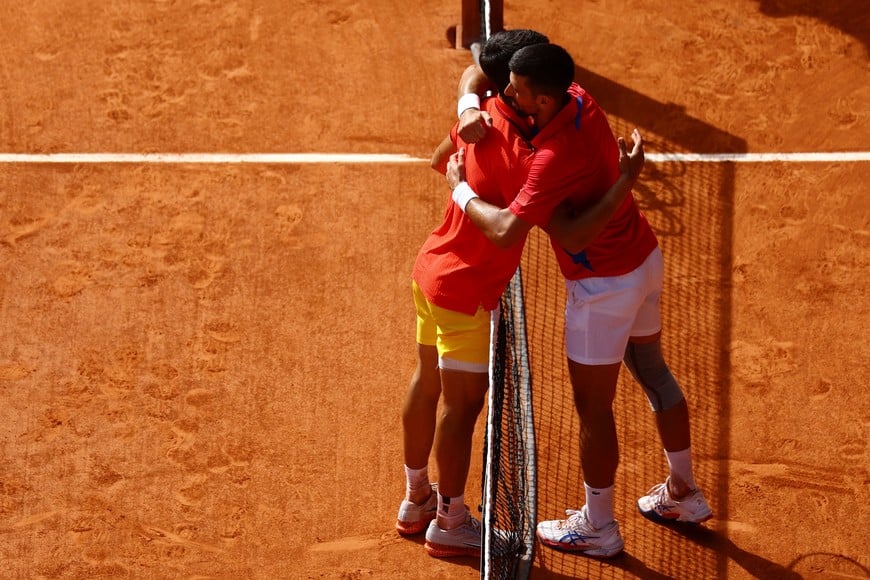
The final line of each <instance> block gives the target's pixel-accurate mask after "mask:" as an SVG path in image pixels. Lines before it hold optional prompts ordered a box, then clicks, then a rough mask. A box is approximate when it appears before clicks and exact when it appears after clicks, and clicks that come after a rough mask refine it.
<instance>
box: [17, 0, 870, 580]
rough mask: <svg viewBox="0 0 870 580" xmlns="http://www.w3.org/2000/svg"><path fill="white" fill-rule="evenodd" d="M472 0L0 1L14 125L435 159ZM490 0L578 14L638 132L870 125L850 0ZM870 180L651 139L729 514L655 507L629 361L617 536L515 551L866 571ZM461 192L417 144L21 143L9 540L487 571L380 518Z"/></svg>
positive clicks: (566, 450)
mask: <svg viewBox="0 0 870 580" xmlns="http://www.w3.org/2000/svg"><path fill="white" fill-rule="evenodd" d="M459 4H460V3H459V2H458V1H451V2H414V3H407V2H400V1H398V0H372V1H370V2H357V1H344V0H326V1H320V2H313V1H307V0H291V1H290V2H286V1H278V0H238V1H232V0H220V1H218V0H190V1H174V0H150V1H146V0H141V1H138V2H134V1H117V2H100V3H94V2H86V1H84V0H75V1H63V2H61V1H58V0H55V1H49V0H40V1H35V2H31V1H27V2H25V1H21V0H16V1H13V2H5V3H3V5H2V6H0V54H2V59H0V152H2V153H67V152H75V153H119V152H125V153H128V152H129V153H151V152H153V153H190V152H213V153H390V154H407V155H410V156H412V157H417V158H428V156H429V154H430V152H431V151H432V149H433V148H434V146H435V145H436V144H437V143H438V141H440V140H441V139H442V138H443V136H444V135H446V133H447V131H448V130H449V129H450V126H451V124H452V123H453V122H454V121H455V105H454V99H455V84H456V80H457V79H458V77H459V74H460V73H461V71H462V70H463V68H464V67H465V66H466V65H467V64H468V63H469V62H470V55H469V53H468V52H467V51H459V50H455V49H453V48H452V47H451V46H450V45H449V44H448V41H447V40H446V34H445V32H446V30H447V29H448V28H449V27H450V26H451V25H455V24H456V23H457V22H458V21H459V14H460V9H459ZM504 21H505V25H506V26H507V27H509V28H521V27H522V28H535V29H538V30H540V31H543V32H545V33H547V34H549V36H550V38H551V39H552V40H553V41H554V42H557V43H559V44H562V45H563V46H565V47H566V48H567V49H568V50H569V51H570V52H571V53H572V55H573V56H574V57H575V60H576V62H577V80H578V82H580V84H582V85H584V86H586V87H587V88H588V89H589V90H590V92H591V93H592V94H593V95H594V96H595V97H596V98H597V100H598V101H599V102H600V103H601V104H602V106H603V107H604V109H605V110H606V111H607V112H608V114H609V116H610V119H611V122H612V124H613V126H614V128H615V130H616V131H617V132H618V133H619V134H621V135H625V136H628V135H629V134H630V130H631V128H633V127H635V126H636V127H638V128H639V129H640V130H641V131H642V132H643V133H644V135H645V137H646V138H647V140H648V144H647V151H648V153H651V154H652V153H768V152H776V153H789V152H856V151H867V150H868V149H870V144H868V135H870V82H868V81H870V13H868V8H867V5H866V2H864V0H842V1H838V2H816V1H811V0H778V1H773V0H771V1H767V0H762V1H759V0H711V1H709V2H698V3H695V2H677V1H673V0H669V1H660V0H598V1H590V0H584V1H581V2H556V1H551V0H534V1H529V2H514V1H508V2H506V6H505V14H504ZM868 183H870V163H868V162H866V161H864V162H847V161H836V160H834V161H825V162H804V163H795V162H766V163H761V162H758V163H685V162H649V163H647V166H646V168H645V171H644V174H643V177H642V181H641V183H640V184H639V186H638V188H637V190H636V191H635V196H636V198H637V199H638V202H639V203H640V205H641V207H642V209H643V210H644V212H645V213H646V215H647V216H648V218H649V219H650V221H651V222H652V224H653V225H654V227H655V228H656V231H657V233H658V234H659V237H660V241H661V245H662V247H663V250H664V254H665V260H666V268H667V270H666V277H667V282H666V288H665V303H664V306H663V308H664V310H663V316H664V323H665V341H664V344H665V348H666V355H667V356H668V359H669V362H670V364H671V367H672V368H673V370H674V371H675V374H676V376H677V377H678V378H679V380H680V381H681V383H682V385H683V387H684V389H685V391H686V392H687V395H688V400H689V406H690V408H691V411H692V417H693V421H694V423H693V435H694V449H695V462H696V471H697V478H698V480H699V483H700V484H701V485H702V486H703V488H704V490H705V492H706V494H707V496H708V498H709V499H710V501H711V503H712V505H713V507H714V510H715V518H714V519H713V520H711V521H709V522H707V523H706V524H705V525H704V526H703V527H702V528H696V529H690V530H684V529H670V528H663V527H659V526H656V525H654V524H652V523H650V522H647V521H646V520H645V519H643V518H642V517H641V516H640V515H639V514H638V513H637V510H636V508H635V506H634V502H635V501H636V498H637V497H638V496H639V495H643V494H644V493H646V491H647V490H648V488H649V487H650V486H651V485H653V484H654V483H657V482H658V481H660V480H661V479H662V478H663V477H664V475H665V468H666V464H665V460H664V456H663V454H662V453H661V450H660V447H659V445H658V443H657V440H656V439H655V436H654V432H653V423H652V417H651V414H650V412H649V410H648V407H647V404H646V402H645V399H644V397H643V396H642V394H641V392H640V391H639V389H638V388H637V387H636V386H635V385H634V384H633V383H632V382H630V381H629V380H628V375H627V373H625V374H624V376H623V377H622V379H621V383H620V391H619V395H618V399H617V407H618V409H619V414H618V428H619V433H620V438H621V444H622V448H621V453H622V460H621V464H620V470H619V473H618V476H617V477H618V479H617V488H616V494H617V502H616V513H617V518H618V519H619V520H620V522H621V527H622V533H623V536H624V538H625V542H626V550H625V554H624V555H622V556H620V557H619V558H616V559H614V560H611V561H607V562H598V561H592V560H588V559H584V558H582V557H576V556H571V555H565V554H561V553H558V552H554V551H551V550H548V549H544V548H541V547H538V549H537V552H536V560H535V565H534V568H533V570H532V578H535V579H553V580H557V579H558V580H561V579H566V578H642V579H647V578H653V579H664V578H687V579H695V578H765V579H766V578H830V579H843V578H849V579H851V578H867V577H870V551H868V546H870V532H868V530H870V508H868V507H867V506H868V500H870V480H868V465H870V461H868V458H870V452H868V431H870V402H868V401H870V400H868V396H867V387H868V383H870V366H868V362H867V361H868V360H870V349H868V346H867V344H868V342H867V326H868V322H870V296H868V287H870V275H868V272H870V249H868V248H870V205H868V201H867V200H868V195H867V194H868ZM448 195H449V192H448V190H447V188H446V186H445V184H444V181H443V178H442V177H441V176H439V175H437V174H435V173H434V172H433V171H432V170H430V169H429V168H428V165H427V164H426V163H425V162H423V163H421V162H414V163H377V164H351V163H323V164H287V163H272V164H269V163H214V164H149V163H137V162H131V163H125V164H111V163H56V164H48V163H20V162H4V163H2V164H0V577H2V578H4V579H5V578H9V579H19V578H20V579H30V578H76V579H79V578H80V579H92V578H188V579H193V578H222V579H224V578H226V579H242V578H245V579H247V578H250V579H263V580H266V579H269V580H271V579H277V578H286V579H296V578H300V579H313V578H318V579H320V578H341V579H347V580H351V579H353V580H356V579H367V578H372V579H382V578H383V579H386V578H409V579H414V578H427V579H428V578H433V579H434V578H441V579H459V578H476V577H478V575H479V564H478V562H477V561H474V560H470V559H469V560H462V559H460V560H455V561H439V560H435V559H432V558H429V557H428V556H427V555H426V554H425V552H424V550H423V547H422V539H419V540H408V539H403V538H400V537H399V536H398V535H397V534H396V532H395V531H394V529H393V524H394V520H395V516H396V510H397V508H398V505H399V502H400V500H401V497H402V493H403V489H404V487H403V486H404V481H403V472H402V455H401V428H400V406H401V401H402V397H403V394H404V389H405V387H406V385H407V382H408V379H409V377H410V374H411V371H412V369H413V366H414V335H413V307H412V300H411V292H410V282H409V275H410V271H411V265H412V263H413V260H414V257H415V255H416V252H417V250H418V248H419V246H420V244H421V243H422V241H423V240H424V239H425V237H426V236H427V234H428V233H429V231H431V229H433V228H434V227H435V225H436V224H437V223H438V221H439V220H440V218H441V216H442V213H443V209H444V206H445V204H446V203H447V200H448ZM548 252H549V250H547V249H546V248H544V249H541V245H540V240H539V239H537V238H536V239H533V240H532V242H531V244H530V246H529V248H528V251H527V259H526V262H524V266H526V265H528V268H529V269H530V271H531V270H533V269H534V268H538V269H539V270H537V272H538V273H537V274H536V277H535V278H534V281H532V282H530V289H529V293H530V305H529V319H530V321H531V323H530V324H531V331H530V332H531V335H532V336H531V338H532V346H531V348H532V356H533V360H534V361H535V363H536V364H537V365H539V366H540V367H543V368H546V369H547V371H546V372H543V373H540V374H539V375H537V376H536V382H535V393H536V394H535V413H536V418H537V420H538V421H537V439H538V453H539V456H538V459H539V474H538V476H539V486H540V489H539V504H538V515H539V517H540V518H542V519H553V518H556V517H560V516H562V515H563V510H564V509H565V508H568V507H573V508H576V507H579V505H580V501H581V500H582V475H581V474H580V473H579V467H578V459H577V456H576V432H577V425H576V419H575V418H574V411H573V408H572V407H571V399H570V392H569V387H568V383H567V380H566V378H565V375H564V370H563V368H562V365H563V361H562V355H561V350H560V349H561V344H560V333H561V324H562V322H561V299H562V298H561V294H560V292H562V288H561V282H560V279H559V276H558V273H556V272H555V270H551V271H548V268H551V267H552V259H551V258H552V256H551V255H550V254H549V253H548ZM533 264H536V266H534V265H533ZM433 471H434V465H433ZM472 472H473V475H472V478H471V481H470V482H469V490H468V494H467V496H466V497H467V499H468V501H469V503H470V504H471V505H472V506H474V507H476V505H477V502H478V500H479V497H480V476H479V472H480V468H479V461H478V463H477V465H475V466H473V469H472ZM435 478H437V475H436V476H435Z"/></svg>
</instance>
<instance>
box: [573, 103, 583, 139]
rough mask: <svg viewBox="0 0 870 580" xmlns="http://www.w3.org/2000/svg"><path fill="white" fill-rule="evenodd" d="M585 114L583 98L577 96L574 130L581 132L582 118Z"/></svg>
mask: <svg viewBox="0 0 870 580" xmlns="http://www.w3.org/2000/svg"><path fill="white" fill-rule="evenodd" d="M582 114H583V97H581V96H577V116H576V117H574V128H575V129H577V130H578V131H579V130H580V117H581V116H582Z"/></svg>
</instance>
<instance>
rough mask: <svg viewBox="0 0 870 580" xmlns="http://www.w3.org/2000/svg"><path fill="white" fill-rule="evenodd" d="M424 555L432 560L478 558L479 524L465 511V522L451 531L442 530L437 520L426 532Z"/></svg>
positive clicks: (432, 522)
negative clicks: (461, 557) (458, 557)
mask: <svg viewBox="0 0 870 580" xmlns="http://www.w3.org/2000/svg"><path fill="white" fill-rule="evenodd" d="M426 553H428V554H429V555H430V556H432V557H433V558H452V557H456V556H470V557H473V558H479V557H480V522H479V521H478V520H477V519H475V518H474V517H473V516H472V515H471V513H470V512H468V511H467V510H466V515H465V522H463V523H462V525H460V526H459V527H456V528H453V529H451V530H442V529H441V528H440V527H439V526H438V521H437V520H432V521H431V522H430V523H429V529H427V530H426Z"/></svg>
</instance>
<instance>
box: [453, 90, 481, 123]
mask: <svg viewBox="0 0 870 580" xmlns="http://www.w3.org/2000/svg"><path fill="white" fill-rule="evenodd" d="M467 109H478V110H479V109H480V97H478V96H477V94H476V93H465V94H464V95H462V96H461V97H459V103H458V104H457V105H456V116H457V117H461V116H462V113H464V112H465V111H466V110H467Z"/></svg>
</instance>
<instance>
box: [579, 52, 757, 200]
mask: <svg viewBox="0 0 870 580" xmlns="http://www.w3.org/2000/svg"><path fill="white" fill-rule="evenodd" d="M574 79H575V80H576V81H577V83H578V84H579V85H580V86H581V87H583V88H584V89H586V90H587V91H589V94H591V95H592V96H593V97H594V98H595V100H596V101H598V104H599V105H601V107H602V108H603V109H604V110H605V112H606V113H607V114H608V116H609V117H613V116H616V117H619V118H622V119H625V120H626V121H629V122H630V123H632V124H634V126H637V127H639V128H641V132H652V133H655V134H658V135H664V136H666V137H667V143H664V144H662V145H670V146H672V147H674V148H679V149H682V150H684V151H688V152H692V153H744V152H746V141H745V140H744V139H742V138H741V137H738V136H737V135H732V134H731V133H728V132H726V131H723V130H722V129H719V128H717V127H714V126H713V125H710V124H709V123H706V122H704V121H701V120H700V119H696V118H694V117H692V116H690V115H689V114H687V113H686V109H685V107H682V106H680V105H676V104H673V103H662V102H660V101H656V100H655V99H653V98H651V97H648V96H647V95H644V94H642V93H639V92H637V91H634V90H632V89H630V88H628V87H626V86H623V85H620V84H618V83H615V82H613V81H612V80H611V79H609V78H607V77H604V76H601V75H599V74H597V73H595V72H593V71H591V70H589V69H585V68H583V67H580V66H576V67H574ZM617 136H619V135H617ZM622 136H623V137H626V138H628V137H629V136H630V135H622ZM657 145H658V144H657ZM726 185H727V184H726Z"/></svg>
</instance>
